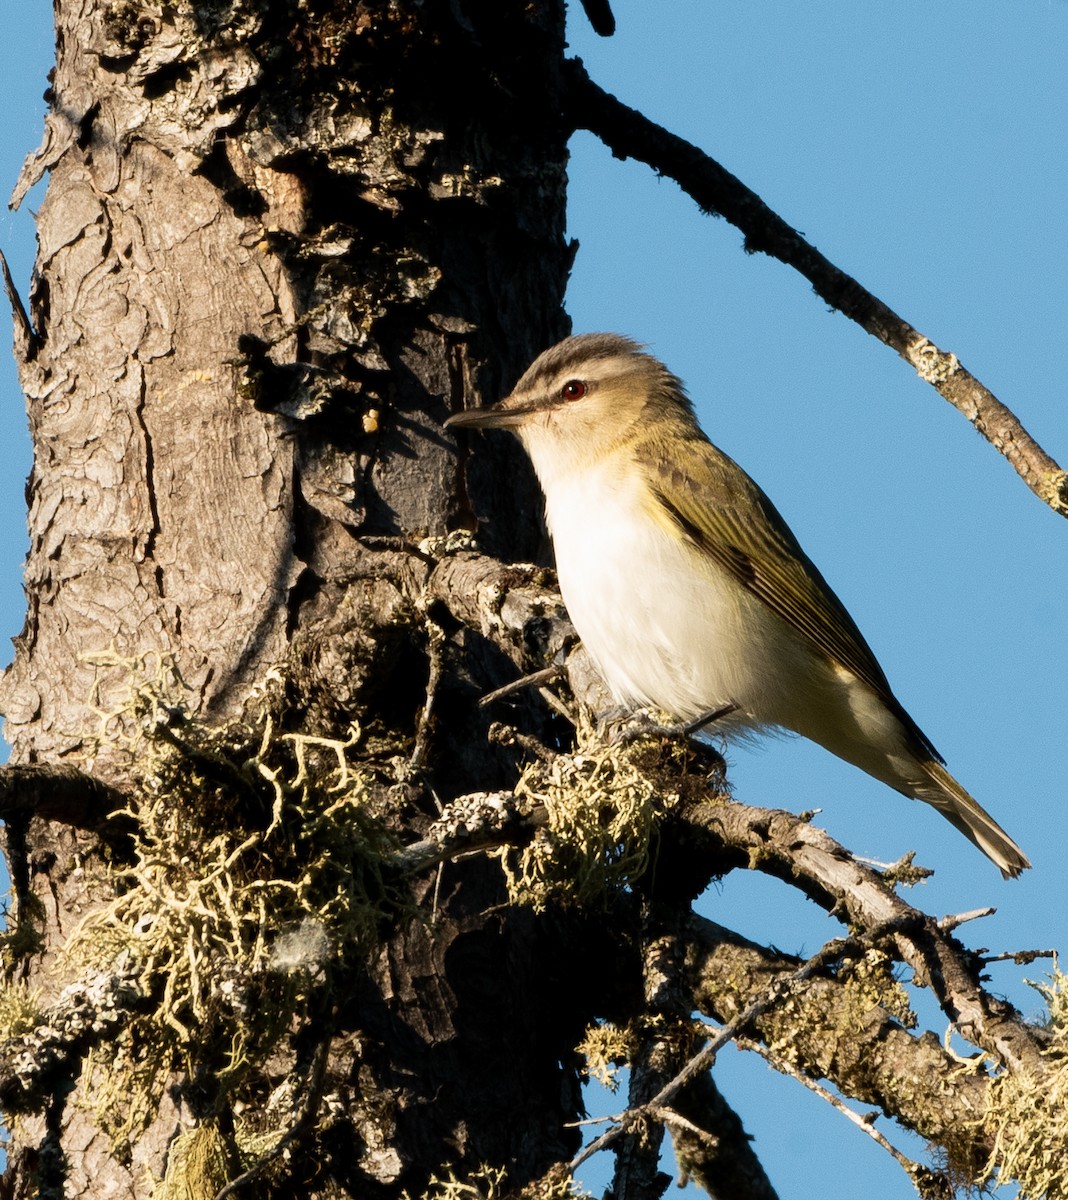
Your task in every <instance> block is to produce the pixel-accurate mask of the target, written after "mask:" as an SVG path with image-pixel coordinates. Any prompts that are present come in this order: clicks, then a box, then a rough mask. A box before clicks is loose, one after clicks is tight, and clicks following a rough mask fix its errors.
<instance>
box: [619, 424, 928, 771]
mask: <svg viewBox="0 0 1068 1200" xmlns="http://www.w3.org/2000/svg"><path fill="white" fill-rule="evenodd" d="M676 447H678V449H677V452H676ZM639 458H640V459H644V460H646V461H647V462H650V463H655V464H656V465H655V466H650V467H649V468H648V472H649V484H650V486H651V487H652V489H653V491H654V493H655V495H656V496H657V498H658V500H659V501H660V503H661V504H662V505H663V506H664V508H665V510H666V511H667V513H668V514H669V515H670V516H671V518H672V519H673V520H674V521H675V522H676V524H677V525H678V526H679V528H681V529H682V531H683V532H684V533H685V535H686V536H687V537H688V538H690V539H691V540H692V541H693V542H694V544H695V545H696V546H698V547H699V548H700V549H701V550H703V551H704V552H705V553H706V554H708V555H709V556H710V557H711V558H712V559H713V560H714V561H715V562H716V563H718V564H719V566H720V567H722V569H723V570H725V571H727V572H728V573H729V574H730V575H732V576H733V577H734V578H735V579H736V580H737V581H738V582H739V583H740V584H741V585H742V587H744V588H745V589H746V590H747V591H748V592H750V593H751V594H752V595H754V596H756V597H757V598H758V599H759V600H761V601H763V603H764V604H766V605H767V606H768V607H769V608H770V609H771V610H772V611H773V612H775V613H776V614H778V616H780V617H781V618H782V619H783V620H784V621H786V623H787V624H788V625H790V626H792V628H794V629H796V630H797V632H798V633H800V634H801V635H802V637H804V638H805V639H806V641H807V642H808V643H809V644H810V645H811V646H812V647H813V648H814V649H815V650H817V651H818V652H820V653H822V654H824V655H826V656H827V657H829V658H831V659H833V660H834V661H835V662H837V663H840V664H841V665H842V666H843V667H846V668H847V669H848V670H849V671H851V672H852V673H853V674H854V675H856V676H857V678H858V679H861V680H863V681H864V683H866V684H867V685H868V687H870V688H871V689H872V691H874V692H875V693H876V695H877V696H879V697H880V699H882V700H883V702H884V703H885V704H886V705H887V706H888V707H889V708H890V709H891V711H892V712H894V714H895V715H896V716H897V717H898V718H899V719H900V720H901V721H902V723H903V724H904V726H905V728H906V729H907V730H909V732H910V733H912V734H913V735H914V736H915V737H916V738H917V739H918V741H919V743H920V745H921V746H922V747H923V749H924V750H925V751H927V752H928V753H929V754H930V755H931V757H932V758H934V759H935V761H937V762H941V761H942V760H941V758H940V756H939V754H938V752H937V751H936V750H935V748H934V746H932V745H931V743H930V741H929V740H928V738H927V737H926V735H925V734H924V733H923V732H922V730H920V728H919V726H917V724H916V722H915V721H913V720H912V718H911V717H910V716H909V715H908V713H907V712H906V711H905V710H904V708H903V707H902V705H901V703H900V702H899V701H898V699H897V698H896V697H895V696H894V694H893V692H892V691H891V689H890V684H889V682H888V681H887V678H886V675H885V674H884V673H883V669H882V667H880V666H879V663H878V661H877V660H876V658H875V655H874V654H873V653H872V650H871V647H870V646H869V645H868V643H867V642H866V641H865V640H864V636H863V634H862V633H861V632H860V630H859V629H858V628H857V626H856V624H855V623H854V621H853V618H852V617H851V616H850V615H849V613H848V612H847V611H846V609H845V606H844V605H843V604H842V602H841V601H840V600H839V599H838V597H837V596H836V595H835V594H834V592H833V591H832V590H831V588H830V586H829V585H828V584H827V581H826V580H825V579H824V578H823V576H822V575H821V574H820V573H819V571H818V570H817V569H816V566H815V565H814V564H813V562H812V561H811V560H810V559H809V557H808V555H806V554H805V552H804V551H803V550H802V549H801V547H800V545H799V544H798V542H797V539H796V538H795V537H794V535H793V534H792V533H791V532H790V528H789V526H788V525H787V524H786V522H785V521H784V520H783V519H782V517H781V516H780V515H779V512H778V510H777V509H776V508H775V506H774V505H773V504H772V502H771V501H770V500H769V499H768V498H767V496H765V495H764V493H763V491H762V490H761V489H760V488H759V487H758V486H757V484H756V483H754V482H753V480H752V479H750V478H749V476H748V475H747V474H746V473H745V472H744V471H743V470H742V468H741V467H739V466H738V464H737V463H736V462H734V461H733V459H731V458H729V457H728V456H727V455H726V454H724V453H723V452H722V451H721V450H719V449H717V447H715V446H713V445H712V443H711V442H709V441H707V440H706V439H705V438H704V437H703V436H700V435H698V436H694V437H689V438H686V439H678V440H677V441H676V440H673V441H672V461H670V462H668V461H665V460H664V456H663V454H655V453H652V454H639Z"/></svg>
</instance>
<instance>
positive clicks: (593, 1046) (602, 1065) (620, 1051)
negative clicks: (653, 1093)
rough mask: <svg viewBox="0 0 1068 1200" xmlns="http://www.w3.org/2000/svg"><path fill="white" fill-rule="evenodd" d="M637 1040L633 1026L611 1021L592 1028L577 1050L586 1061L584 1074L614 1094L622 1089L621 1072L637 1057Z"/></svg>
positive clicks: (587, 1031) (588, 1030)
mask: <svg viewBox="0 0 1068 1200" xmlns="http://www.w3.org/2000/svg"><path fill="white" fill-rule="evenodd" d="M637 1048H638V1039H637V1036H636V1035H635V1033H634V1030H633V1029H632V1027H631V1026H630V1025H624V1026H619V1025H613V1024H612V1023H611V1022H610V1021H605V1022H603V1023H600V1024H596V1025H591V1026H590V1027H589V1028H588V1029H587V1030H586V1032H585V1034H584V1035H583V1038H582V1041H581V1042H579V1044H578V1045H577V1046H576V1047H575V1050H576V1051H577V1052H578V1053H579V1054H581V1055H582V1057H583V1059H584V1060H585V1061H584V1067H583V1074H584V1075H585V1076H586V1078H587V1079H595V1080H597V1082H598V1083H599V1084H601V1085H602V1086H603V1087H606V1088H608V1090H609V1091H612V1092H614V1091H615V1090H616V1089H617V1088H618V1087H619V1071H620V1069H621V1068H622V1067H624V1066H626V1064H627V1063H629V1062H630V1061H631V1059H632V1058H633V1057H634V1054H635V1052H636V1051H637Z"/></svg>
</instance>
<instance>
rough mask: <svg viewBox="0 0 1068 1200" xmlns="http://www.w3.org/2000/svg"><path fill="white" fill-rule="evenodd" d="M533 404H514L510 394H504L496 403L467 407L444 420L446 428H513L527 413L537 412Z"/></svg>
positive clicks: (519, 423) (521, 422)
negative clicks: (479, 406)
mask: <svg viewBox="0 0 1068 1200" xmlns="http://www.w3.org/2000/svg"><path fill="white" fill-rule="evenodd" d="M537 411H538V408H537V406H536V405H533V404H516V403H515V401H514V400H513V399H512V397H511V396H505V398H504V399H503V400H500V401H498V403H496V404H487V405H486V406H485V407H484V408H468V409H465V410H464V411H463V412H458V413H453V414H452V416H451V417H449V419H448V420H447V421H446V422H445V427H446V428H447V429H449V428H451V429H456V428H461V429H513V428H514V427H515V426H516V425H522V424H523V421H524V419H525V418H526V416H527V415H528V414H529V413H532V412H537Z"/></svg>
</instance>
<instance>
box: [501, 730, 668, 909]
mask: <svg viewBox="0 0 1068 1200" xmlns="http://www.w3.org/2000/svg"><path fill="white" fill-rule="evenodd" d="M640 753H641V751H640V750H639V749H635V748H634V747H632V746H628V745H621V744H614V745H603V744H602V745H598V744H596V743H594V742H589V741H587V742H586V744H585V745H583V744H581V743H580V748H579V751H578V752H577V753H575V754H560V755H557V756H555V757H554V758H553V759H552V761H551V762H548V763H545V762H537V763H534V764H532V765H531V766H529V767H528V768H527V769H526V770H525V771H524V773H523V775H522V777H521V778H520V780H519V783H518V785H517V786H516V789H515V790H516V795H517V796H519V797H521V798H525V799H527V800H529V801H530V802H531V803H532V804H535V805H542V806H544V809H545V812H546V818H547V819H546V824H545V827H544V828H542V829H541V830H539V831H538V834H537V835H536V836H535V837H534V839H533V840H532V841H531V842H530V844H529V845H527V846H525V847H523V848H522V849H521V850H518V851H517V850H505V851H502V855H501V857H502V862H503V864H504V870H505V876H506V879H507V884H508V892H509V896H510V898H511V900H512V902H513V903H515V904H524V905H529V906H530V907H532V908H534V909H535V910H536V911H541V910H543V909H544V908H545V907H546V905H547V904H548V903H549V902H550V900H556V901H559V902H564V903H570V904H591V903H596V902H597V901H598V900H599V899H601V898H603V897H604V896H605V895H606V894H607V893H608V892H609V891H611V890H612V889H615V888H619V887H623V886H626V885H627V884H629V883H631V882H632V881H633V880H635V879H637V878H638V877H639V876H641V875H642V874H643V873H644V872H645V870H646V868H647V867H648V865H649V861H650V856H651V854H652V852H653V846H654V839H655V835H656V831H657V828H658V826H659V825H660V822H661V820H662V819H663V817H664V816H665V815H666V814H667V813H668V812H669V811H670V810H671V809H672V808H674V807H675V806H676V805H677V804H678V802H679V797H678V793H674V792H672V793H664V792H662V791H661V790H660V789H659V788H658V787H657V785H656V783H655V782H654V781H653V780H652V779H651V778H650V777H649V776H648V775H647V774H646V773H645V772H644V771H643V770H642V769H641V768H640V766H639V765H638V762H637V758H638V757H639V756H640Z"/></svg>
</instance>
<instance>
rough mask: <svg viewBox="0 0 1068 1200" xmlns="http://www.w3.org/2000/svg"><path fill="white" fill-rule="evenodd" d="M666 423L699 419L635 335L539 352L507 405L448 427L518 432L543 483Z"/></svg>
mask: <svg viewBox="0 0 1068 1200" xmlns="http://www.w3.org/2000/svg"><path fill="white" fill-rule="evenodd" d="M665 421H668V422H671V423H675V422H679V421H681V422H685V423H687V424H692V422H693V411H692V408H691V405H690V401H689V400H688V399H687V397H686V393H685V392H684V390H683V388H682V384H681V383H680V382H679V380H678V379H677V378H676V377H675V376H674V375H672V374H671V372H670V371H668V369H667V368H666V367H665V366H664V365H663V363H661V362H660V361H659V360H658V359H656V358H654V357H653V356H652V355H651V354H647V353H646V352H645V351H644V350H643V349H642V347H641V346H640V345H639V344H638V343H637V342H634V341H631V339H630V338H626V337H623V336H621V335H620V334H617V333H583V334H579V335H578V336H577V337H569V338H565V339H564V340H563V341H562V342H558V343H557V344H556V345H555V346H551V347H550V348H549V349H548V350H546V351H544V352H543V353H542V354H540V355H539V356H538V357H537V358H536V359H535V360H534V362H533V363H532V364H531V365H530V367H528V368H527V370H526V372H525V373H524V374H523V376H522V378H521V379H520V380H519V382H518V383H517V384H516V385H515V388H514V389H513V390H512V392H511V394H510V395H508V396H505V398H504V399H503V400H500V401H499V402H498V403H496V404H491V405H488V406H487V407H485V408H472V409H467V410H466V411H465V412H460V413H455V414H454V415H453V416H451V417H449V419H448V420H447V421H446V422H445V424H446V425H448V426H450V427H453V428H455V427H461V428H468V429H511V430H512V431H513V432H514V433H515V434H517V436H518V437H519V438H520V440H521V441H522V442H523V445H524V447H525V449H526V451H527V453H528V454H529V455H530V457H531V460H532V461H533V463H534V469H535V470H536V471H537V473H538V476H539V477H540V478H541V479H542V482H543V483H544V482H545V480H546V479H547V478H549V477H551V476H552V475H553V474H555V473H556V472H557V471H561V470H565V471H566V470H569V469H573V468H574V467H581V466H582V465H583V464H584V463H590V462H593V461H597V460H598V459H600V458H601V457H602V456H604V455H605V454H608V453H610V452H611V451H612V450H613V449H615V448H616V447H618V446H620V445H621V444H626V443H628V442H629V441H631V440H632V439H633V438H634V437H635V436H637V435H638V434H640V433H648V432H649V431H650V429H651V428H652V427H653V426H655V425H657V424H660V423H663V422H665Z"/></svg>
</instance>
